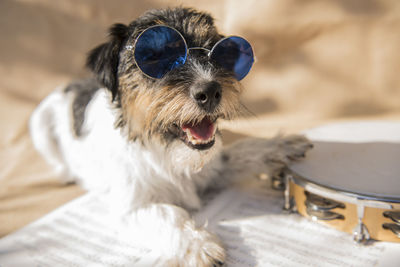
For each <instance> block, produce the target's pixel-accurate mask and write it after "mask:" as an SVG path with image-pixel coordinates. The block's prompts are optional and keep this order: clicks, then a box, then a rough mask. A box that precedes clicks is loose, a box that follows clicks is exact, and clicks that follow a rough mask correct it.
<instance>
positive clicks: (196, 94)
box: [190, 81, 222, 112]
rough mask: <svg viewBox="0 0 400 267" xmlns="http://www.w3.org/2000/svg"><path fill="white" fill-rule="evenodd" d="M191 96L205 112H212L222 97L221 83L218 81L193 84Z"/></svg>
mask: <svg viewBox="0 0 400 267" xmlns="http://www.w3.org/2000/svg"><path fill="white" fill-rule="evenodd" d="M190 94H191V97H192V98H193V99H194V100H195V101H196V102H197V104H198V105H199V106H200V107H201V108H203V109H204V110H205V111H207V112H213V111H214V109H215V108H216V107H217V106H218V104H219V102H220V101H221V97H222V89H221V85H220V84H219V83H218V82H215V81H212V82H206V83H201V84H198V85H196V86H193V87H192V88H191V91H190Z"/></svg>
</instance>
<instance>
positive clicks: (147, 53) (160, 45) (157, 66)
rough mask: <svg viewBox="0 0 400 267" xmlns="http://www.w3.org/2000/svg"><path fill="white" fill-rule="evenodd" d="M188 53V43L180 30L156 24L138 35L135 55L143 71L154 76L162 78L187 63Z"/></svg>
mask: <svg viewBox="0 0 400 267" xmlns="http://www.w3.org/2000/svg"><path fill="white" fill-rule="evenodd" d="M186 53H187V47H186V43H185V41H184V39H183V38H182V36H181V35H180V34H179V32H177V31H176V30H174V29H172V28H169V27H166V26H155V27H151V28H149V29H147V30H145V31H144V32H143V33H142V34H141V35H140V36H139V37H138V39H137V40H136V44H135V52H134V56H135V60H136V64H137V66H138V67H139V68H140V69H141V71H142V72H144V73H145V74H147V75H148V76H150V77H153V78H162V77H163V76H164V75H165V74H166V73H167V72H169V71H170V70H172V69H174V68H176V67H177V66H180V65H182V64H184V63H185V61H186Z"/></svg>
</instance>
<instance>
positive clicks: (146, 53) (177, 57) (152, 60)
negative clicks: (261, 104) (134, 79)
mask: <svg viewBox="0 0 400 267" xmlns="http://www.w3.org/2000/svg"><path fill="white" fill-rule="evenodd" d="M126 48H127V49H130V50H132V49H134V58H135V61H136V65H137V66H138V68H139V69H140V70H141V71H142V72H143V73H144V74H146V75H147V76H149V77H152V78H156V79H161V78H162V77H164V75H165V74H167V73H168V72H169V71H171V70H173V69H175V68H178V67H180V66H182V65H183V64H185V62H186V60H187V57H188V53H189V52H190V50H194V49H201V50H204V51H206V52H207V56H208V59H209V60H210V61H211V62H214V63H216V64H218V65H219V66H221V67H223V68H224V69H226V70H228V71H230V72H232V73H233V74H234V76H235V78H236V79H237V80H239V81H240V80H242V79H243V78H244V77H245V76H246V75H247V74H248V73H249V71H250V69H251V66H252V65H253V63H254V53H253V49H252V47H251V45H250V44H249V42H247V41H246V40H245V39H243V38H241V37H238V36H229V37H226V38H223V39H222V40H220V41H218V42H217V43H216V44H215V45H214V47H213V48H212V49H211V50H209V49H206V48H203V47H192V48H188V47H187V44H186V41H185V39H184V38H183V36H182V34H181V33H180V32H178V31H177V30H176V29H174V28H171V27H168V26H161V25H157V26H152V27H150V28H147V29H146V30H144V31H143V32H142V33H141V34H140V35H139V36H138V37H137V39H136V41H135V45H134V46H127V47H126Z"/></svg>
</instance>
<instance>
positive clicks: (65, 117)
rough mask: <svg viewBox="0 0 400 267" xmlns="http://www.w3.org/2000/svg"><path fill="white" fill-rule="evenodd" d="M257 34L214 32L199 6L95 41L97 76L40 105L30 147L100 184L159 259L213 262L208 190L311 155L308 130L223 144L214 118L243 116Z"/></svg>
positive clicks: (216, 249) (149, 18)
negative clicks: (203, 218) (199, 213)
mask: <svg viewBox="0 0 400 267" xmlns="http://www.w3.org/2000/svg"><path fill="white" fill-rule="evenodd" d="M252 64H253V51H252V48H251V46H250V44H249V43H248V42H247V41H246V40H244V39H243V38H241V37H237V36H230V37H224V36H223V35H221V34H220V33H218V31H217V29H216V28H215V26H214V23H213V18H212V17H211V16H210V15H208V14H205V13H202V12H197V11H195V10H193V9H187V8H175V9H164V10H152V11H149V12H147V13H145V14H144V15H143V16H141V17H139V18H138V19H137V20H135V21H133V22H132V23H131V24H129V25H128V26H126V25H123V24H116V25H114V26H112V28H111V29H110V40H109V41H108V42H107V43H104V44H101V45H100V46H98V47H96V48H95V49H93V50H92V51H91V52H90V54H89V56H88V59H87V66H88V67H89V68H90V69H91V70H92V71H93V73H94V74H95V76H96V79H89V80H84V81H78V82H76V83H73V84H70V85H68V86H67V87H65V88H58V89H57V90H55V91H54V92H53V93H52V94H50V95H49V96H48V97H47V98H46V99H45V100H44V101H43V102H42V103H41V104H40V105H39V106H38V108H37V109H36V110H35V111H34V113H33V115H32V118H31V121H30V127H31V134H32V138H33V141H34V145H35V147H36V148H37V149H38V150H39V152H41V154H43V156H44V157H45V159H46V160H47V161H48V162H49V163H50V164H51V165H52V166H53V167H54V168H55V169H56V170H57V171H58V172H59V173H60V174H62V176H63V177H65V178H66V179H67V181H77V182H79V183H80V184H81V185H82V186H83V187H84V188H85V189H87V190H101V192H104V197H105V199H107V201H108V202H109V204H110V207H111V209H112V210H113V211H115V212H116V213H117V214H118V215H116V216H120V218H123V219H124V220H125V221H126V222H127V223H128V224H129V227H130V229H132V232H133V234H134V236H133V238H134V239H136V240H143V242H144V243H145V242H147V243H148V245H151V246H153V247H154V246H157V247H159V248H160V251H161V252H160V253H162V256H161V257H162V259H163V262H164V263H163V264H162V265H164V264H166V265H168V264H169V265H171V266H213V265H214V266H217V265H220V264H222V263H223V262H224V259H225V251H224V249H223V246H222V244H221V242H220V241H219V240H218V237H217V236H215V235H214V234H212V233H210V232H208V231H207V230H205V229H204V227H200V226H196V225H195V222H194V221H193V219H192V218H191V216H190V211H193V210H197V209H199V208H200V207H201V196H202V194H203V193H204V192H205V191H206V190H207V189H208V188H210V187H211V188H212V187H218V188H221V187H224V186H227V185H228V184H229V183H232V182H233V181H235V180H237V179H239V178H242V177H246V176H248V175H249V174H253V173H258V172H263V173H267V174H270V175H273V174H274V173H277V172H279V171H280V170H281V169H282V168H283V167H284V166H285V165H286V164H288V163H289V162H290V161H292V160H296V159H298V158H301V157H304V153H305V152H306V151H307V150H308V149H309V148H310V147H311V144H310V143H309V142H308V141H307V140H306V139H305V138H304V137H302V136H286V137H283V136H278V137H276V138H274V139H271V140H265V139H255V138H250V139H245V140H241V141H239V142H237V143H234V144H233V145H230V146H229V147H224V148H223V147H222V142H221V136H220V133H219V131H218V126H217V125H218V120H219V119H225V120H230V119H233V118H235V117H237V116H239V115H240V114H241V113H242V111H243V106H242V104H241V103H240V101H239V94H240V92H241V90H242V87H241V85H240V83H239V80H241V79H242V78H243V77H244V76H245V75H246V74H247V73H248V71H249V70H250V68H251V65H252Z"/></svg>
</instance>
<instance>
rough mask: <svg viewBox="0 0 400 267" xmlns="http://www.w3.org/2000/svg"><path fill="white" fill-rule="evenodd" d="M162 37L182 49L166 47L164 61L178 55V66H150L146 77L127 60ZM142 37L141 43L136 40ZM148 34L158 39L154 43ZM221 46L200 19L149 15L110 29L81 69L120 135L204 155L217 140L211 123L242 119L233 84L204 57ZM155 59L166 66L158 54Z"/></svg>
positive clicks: (143, 68)
mask: <svg viewBox="0 0 400 267" xmlns="http://www.w3.org/2000/svg"><path fill="white" fill-rule="evenodd" d="M157 25H159V26H166V27H164V28H163V27H161V28H160V27H157ZM148 29H152V31H153V29H154V30H159V31H161V33H155V32H152V31H148ZM146 30H147V31H146ZM163 31H165V32H167V33H166V34H167V37H166V38H177V39H179V37H181V38H182V39H183V40H184V42H185V44H184V45H182V42H180V43H179V44H175V43H173V42H171V44H169V45H170V46H174V47H172V50H171V51H172V52H171V53H172V54H173V53H175V51H176V50H177V49H178V50H179V49H181V50H184V49H186V54H185V58H184V59H183V60H184V63H182V62H181V64H177V63H176V62H175V65H174V66H172V67H171V66H169V67H168V66H167V67H165V66H164V67H160V66H158V67H157V64H158V63H160V62H157V64H156V67H155V68H156V69H155V71H154V66H153V67H152V66H151V64H152V62H150V61H151V60H152V59H148V58H140V59H138V55H136V54H135V53H138V54H139V56H142V54H141V53H144V54H145V53H146V52H137V51H138V47H137V46H138V43H139V42H140V44H141V45H143V44H144V46H146V44H148V43H149V42H151V41H153V42H157V41H160V40H161V42H162V41H163V40H162V38H164V37H165V36H164V35H165V33H164V32H163ZM144 32H146V35H148V36H145V37H143V38H141V37H142V36H143V35H144ZM154 34H161V35H160V36H159V37H158V38H154ZM163 34H164V35H163ZM173 34H175V35H174V36H172V37H171V35H173ZM140 38H141V39H140ZM146 38H147V39H149V38H150V39H151V40H150V41H149V40H146ZM152 38H153V39H152ZM223 38H224V36H222V35H221V34H219V33H218V31H217V29H216V27H215V26H214V22H213V18H212V17H211V16H210V15H208V14H206V13H201V12H197V11H195V10H193V9H186V8H176V9H165V10H153V11H149V12H147V13H145V14H144V15H143V16H141V17H139V18H138V19H137V20H135V21H133V22H132V23H131V24H129V25H128V26H125V25H122V24H116V25H114V26H113V27H112V28H111V29H110V40H109V42H107V43H104V44H102V45H100V46H98V47H96V48H95V49H93V50H92V51H91V52H90V54H89V56H88V60H87V65H88V67H89V68H90V69H91V70H92V71H93V72H94V73H95V74H96V75H97V77H98V79H99V81H100V82H101V83H103V84H104V86H105V87H107V88H108V89H109V90H110V91H111V92H112V96H113V100H114V102H115V103H116V104H117V105H116V106H117V108H119V109H120V112H121V116H120V120H119V121H118V126H119V127H122V128H124V129H126V130H127V133H128V136H129V138H130V139H132V140H136V139H139V140H141V141H143V142H144V143H146V142H148V141H150V142H153V141H155V140H157V141H161V142H164V143H166V144H169V143H171V142H179V143H180V144H182V143H184V144H185V145H186V146H187V147H190V149H192V150H198V151H200V150H202V151H205V150H209V149H210V148H211V147H213V146H214V144H215V142H216V139H219V134H218V131H217V120H218V119H219V118H222V119H232V118H234V117H236V116H237V115H238V114H240V113H241V112H242V111H243V109H242V108H243V107H242V105H241V103H240V101H239V94H240V92H241V86H240V83H239V81H238V78H237V77H235V74H234V73H233V71H232V70H229V69H227V68H224V67H222V66H221V64H216V63H215V62H214V61H213V60H211V59H210V51H211V50H212V49H213V47H215V45H216V44H217V43H218V42H220V41H221V40H222V39H223ZM139 39H140V41H138V40H139ZM142 39H143V40H142ZM155 45H156V44H155ZM150 46H151V45H150ZM175 46H176V47H175ZM145 48H146V47H145ZM250 49H251V48H250ZM162 53H164V54H162V55H161V57H162V59H163V60H167V61H168V60H169V59H168V58H167V56H166V52H165V50H164V52H162ZM216 54H218V53H216ZM167 63H168V62H167ZM251 63H252V62H251ZM141 64H142V65H141ZM146 64H147V65H146ZM152 68H153V69H152ZM160 68H161V69H160ZM166 69H168V71H166ZM246 74H247V73H246ZM155 76H158V77H155ZM216 133H217V134H216ZM216 135H217V137H216ZM157 143H158V142H157Z"/></svg>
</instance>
